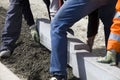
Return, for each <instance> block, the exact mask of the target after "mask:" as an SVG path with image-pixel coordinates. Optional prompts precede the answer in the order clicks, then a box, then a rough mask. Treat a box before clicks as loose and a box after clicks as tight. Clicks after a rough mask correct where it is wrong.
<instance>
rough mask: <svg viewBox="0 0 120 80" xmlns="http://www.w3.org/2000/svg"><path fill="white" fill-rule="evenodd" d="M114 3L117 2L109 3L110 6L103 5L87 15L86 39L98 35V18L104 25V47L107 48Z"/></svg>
mask: <svg viewBox="0 0 120 80" xmlns="http://www.w3.org/2000/svg"><path fill="white" fill-rule="evenodd" d="M116 1H117V0H115V1H113V2H112V1H110V2H111V3H110V4H108V5H105V6H103V7H101V8H99V9H97V10H95V11H93V12H92V13H90V14H89V18H88V29H87V37H92V36H95V35H96V34H97V33H98V25H99V18H100V19H101V21H102V22H103V25H104V34H105V45H106V46H107V41H108V38H109V34H110V27H111V25H112V19H113V17H114V14H115V4H116ZM108 12H109V13H108Z"/></svg>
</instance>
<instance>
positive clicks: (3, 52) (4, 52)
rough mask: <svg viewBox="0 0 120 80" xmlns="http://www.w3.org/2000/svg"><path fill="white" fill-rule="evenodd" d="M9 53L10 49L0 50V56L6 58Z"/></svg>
mask: <svg viewBox="0 0 120 80" xmlns="http://www.w3.org/2000/svg"><path fill="white" fill-rule="evenodd" d="M10 55H11V51H10V50H8V49H6V50H2V51H1V52H0V58H8V57H10Z"/></svg>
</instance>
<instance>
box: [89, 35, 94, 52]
mask: <svg viewBox="0 0 120 80" xmlns="http://www.w3.org/2000/svg"><path fill="white" fill-rule="evenodd" d="M94 39H95V36H92V37H88V40H87V45H88V46H89V51H90V52H92V47H93V44H94Z"/></svg>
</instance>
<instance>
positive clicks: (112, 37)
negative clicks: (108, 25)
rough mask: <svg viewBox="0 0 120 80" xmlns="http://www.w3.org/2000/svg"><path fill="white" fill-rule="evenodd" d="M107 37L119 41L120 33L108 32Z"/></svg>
mask: <svg viewBox="0 0 120 80" xmlns="http://www.w3.org/2000/svg"><path fill="white" fill-rule="evenodd" d="M109 39H112V40H116V41H119V42H120V35H117V34H114V33H110V36H109Z"/></svg>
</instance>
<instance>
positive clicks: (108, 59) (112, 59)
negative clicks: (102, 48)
mask: <svg viewBox="0 0 120 80" xmlns="http://www.w3.org/2000/svg"><path fill="white" fill-rule="evenodd" d="M116 54H117V53H116V52H115V51H114V50H111V51H107V54H106V56H105V57H99V58H98V60H97V62H100V63H108V64H110V65H111V66H115V65H116Z"/></svg>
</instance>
